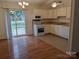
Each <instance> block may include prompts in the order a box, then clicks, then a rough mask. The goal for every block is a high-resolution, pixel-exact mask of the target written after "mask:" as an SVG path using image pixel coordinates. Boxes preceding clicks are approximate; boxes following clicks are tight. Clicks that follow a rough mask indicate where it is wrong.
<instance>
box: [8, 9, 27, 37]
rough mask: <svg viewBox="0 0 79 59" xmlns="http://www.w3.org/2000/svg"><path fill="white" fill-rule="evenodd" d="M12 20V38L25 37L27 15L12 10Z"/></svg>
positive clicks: (10, 12) (10, 13)
mask: <svg viewBox="0 0 79 59" xmlns="http://www.w3.org/2000/svg"><path fill="white" fill-rule="evenodd" d="M9 15H10V20H11V29H12V36H21V35H25V34H26V31H25V15H24V12H23V11H21V10H10V11H9Z"/></svg>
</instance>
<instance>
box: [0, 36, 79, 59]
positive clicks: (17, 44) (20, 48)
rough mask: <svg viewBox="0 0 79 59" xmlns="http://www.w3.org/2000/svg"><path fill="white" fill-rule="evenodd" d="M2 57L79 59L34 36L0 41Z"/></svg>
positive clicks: (13, 58)
mask: <svg viewBox="0 0 79 59" xmlns="http://www.w3.org/2000/svg"><path fill="white" fill-rule="evenodd" d="M0 59H79V57H72V58H71V57H69V56H68V55H66V54H65V53H64V52H62V51H60V50H59V49H57V48H55V47H54V46H52V45H50V44H48V43H46V42H44V41H42V40H40V39H38V38H37V37H33V36H23V37H18V38H14V39H13V40H10V41H9V42H8V41H7V40H5V41H0Z"/></svg>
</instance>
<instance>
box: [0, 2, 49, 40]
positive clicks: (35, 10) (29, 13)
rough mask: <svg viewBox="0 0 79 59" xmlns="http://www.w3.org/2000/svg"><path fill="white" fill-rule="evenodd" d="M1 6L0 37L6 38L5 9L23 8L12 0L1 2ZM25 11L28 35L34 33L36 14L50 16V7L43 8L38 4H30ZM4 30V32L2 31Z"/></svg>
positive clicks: (43, 16) (44, 16)
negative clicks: (11, 0) (33, 26)
mask: <svg viewBox="0 0 79 59" xmlns="http://www.w3.org/2000/svg"><path fill="white" fill-rule="evenodd" d="M0 4H1V7H2V8H0V22H1V23H0V24H1V25H0V36H1V37H0V39H2V38H6V36H7V35H6V31H5V28H6V27H5V20H4V18H5V15H4V11H5V9H21V7H20V6H19V5H18V4H17V3H10V2H6V3H0ZM24 11H25V16H26V32H27V35H32V20H33V18H34V16H35V15H40V16H42V18H47V17H48V16H49V14H50V13H49V11H50V10H49V9H43V8H39V7H38V6H29V7H27V8H26V9H24ZM1 32H3V33H1Z"/></svg>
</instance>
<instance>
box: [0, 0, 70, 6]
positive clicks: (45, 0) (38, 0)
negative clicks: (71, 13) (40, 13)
mask: <svg viewBox="0 0 79 59" xmlns="http://www.w3.org/2000/svg"><path fill="white" fill-rule="evenodd" d="M0 1H4V2H18V1H20V0H0ZM23 1H25V2H29V3H30V4H40V5H50V4H51V3H52V2H53V1H62V2H63V3H64V5H70V2H71V0H23ZM69 1H70V2H69Z"/></svg>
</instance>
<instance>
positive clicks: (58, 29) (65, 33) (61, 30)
mask: <svg viewBox="0 0 79 59" xmlns="http://www.w3.org/2000/svg"><path fill="white" fill-rule="evenodd" d="M51 33H52V34H56V35H59V36H61V37H64V38H69V27H67V26H63V25H51Z"/></svg>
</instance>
